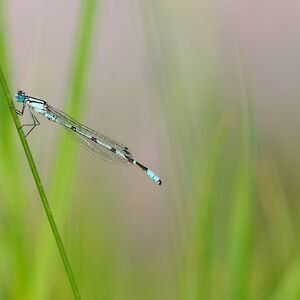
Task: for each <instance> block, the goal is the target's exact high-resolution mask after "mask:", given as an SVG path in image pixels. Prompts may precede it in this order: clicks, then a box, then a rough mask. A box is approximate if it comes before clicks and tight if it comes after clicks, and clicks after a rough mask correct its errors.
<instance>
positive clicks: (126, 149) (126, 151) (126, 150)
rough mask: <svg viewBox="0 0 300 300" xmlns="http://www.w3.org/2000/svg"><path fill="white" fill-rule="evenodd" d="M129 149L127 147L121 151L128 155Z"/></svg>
mask: <svg viewBox="0 0 300 300" xmlns="http://www.w3.org/2000/svg"><path fill="white" fill-rule="evenodd" d="M128 150H129V149H128V148H127V147H124V149H123V151H124V152H125V153H126V154H127V155H130V152H129V151H128Z"/></svg>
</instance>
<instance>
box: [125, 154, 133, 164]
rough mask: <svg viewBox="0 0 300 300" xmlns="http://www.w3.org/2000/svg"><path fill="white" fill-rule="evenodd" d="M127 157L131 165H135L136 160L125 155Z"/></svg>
mask: <svg viewBox="0 0 300 300" xmlns="http://www.w3.org/2000/svg"><path fill="white" fill-rule="evenodd" d="M125 157H126V159H127V160H128V161H129V162H130V163H133V162H134V159H133V158H131V157H128V156H126V155H125Z"/></svg>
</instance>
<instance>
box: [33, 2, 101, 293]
mask: <svg viewBox="0 0 300 300" xmlns="http://www.w3.org/2000/svg"><path fill="white" fill-rule="evenodd" d="M98 5H99V1H97V0H88V1H82V4H81V10H80V15H79V17H78V21H77V30H76V36H75V43H74V47H73V49H74V50H73V53H71V55H70V56H71V64H70V71H69V73H70V76H69V77H70V83H69V88H68V90H67V93H66V98H65V99H66V102H65V104H64V110H65V111H66V112H67V113H68V114H70V115H71V116H72V117H74V118H78V119H80V120H82V115H83V111H84V101H85V100H86V97H84V94H86V83H87V76H88V71H89V66H90V60H91V49H92V40H93V33H94V29H95V23H96V16H97V7H98ZM78 154H79V147H78V145H76V144H75V143H74V142H73V141H72V140H71V139H69V138H68V137H66V135H65V132H63V130H62V131H61V132H59V135H58V138H57V144H56V153H55V154H54V157H53V164H52V166H53V167H52V172H51V173H52V178H51V179H50V184H49V191H50V193H51V194H50V196H51V199H53V200H54V201H53V209H54V211H55V212H56V220H57V222H58V224H61V223H63V222H64V220H65V219H66V212H68V211H69V210H68V207H69V205H70V200H71V198H70V195H71V193H72V187H73V184H74V183H73V181H72V180H70V178H72V177H73V176H74V174H76V168H77V166H78V163H76V162H78V161H79V159H78V156H79V155H78ZM56 170H59V172H57V171H56ZM45 231H46V224H45V223H41V224H40V230H39V232H38V239H37V246H36V247H37V248H38V249H42V251H39V253H40V255H38V257H37V260H36V265H35V268H34V271H33V272H34V275H33V280H32V287H31V292H30V293H31V299H44V298H45V297H46V295H47V294H48V292H49V287H48V282H47V280H45V278H46V277H47V276H48V274H49V272H50V273H52V272H53V270H54V268H53V266H54V263H53V262H54V255H53V252H54V249H53V247H51V246H50V245H49V243H48V241H47V239H45ZM46 272H47V273H46Z"/></svg>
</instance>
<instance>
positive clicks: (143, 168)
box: [135, 161, 148, 172]
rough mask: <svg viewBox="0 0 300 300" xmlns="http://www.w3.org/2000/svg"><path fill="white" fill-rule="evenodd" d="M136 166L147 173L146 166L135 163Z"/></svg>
mask: <svg viewBox="0 0 300 300" xmlns="http://www.w3.org/2000/svg"><path fill="white" fill-rule="evenodd" d="M135 164H136V165H137V166H138V167H140V168H141V169H142V170H143V171H145V172H147V171H148V168H146V167H145V166H143V165H142V164H140V163H139V162H138V161H136V162H135Z"/></svg>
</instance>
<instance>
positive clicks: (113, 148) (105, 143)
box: [16, 91, 161, 185]
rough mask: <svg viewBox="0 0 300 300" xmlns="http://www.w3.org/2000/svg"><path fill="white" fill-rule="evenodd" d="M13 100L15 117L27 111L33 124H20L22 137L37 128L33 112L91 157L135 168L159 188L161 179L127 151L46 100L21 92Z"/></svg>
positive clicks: (36, 120) (119, 144)
mask: <svg viewBox="0 0 300 300" xmlns="http://www.w3.org/2000/svg"><path fill="white" fill-rule="evenodd" d="M16 100H17V102H20V103H22V104H23V106H22V110H16V111H17V113H18V114H19V115H23V114H24V111H25V109H26V108H27V109H28V110H29V113H30V115H31V117H32V121H33V124H24V125H22V126H21V127H23V126H30V127H31V128H30V130H29V131H28V133H27V134H26V136H28V134H29V133H30V132H32V130H33V129H34V128H35V127H36V126H37V125H40V123H39V121H38V119H37V117H36V116H35V115H34V112H37V113H39V114H41V115H43V116H44V117H45V118H47V119H48V120H50V121H53V122H56V123H58V124H60V125H62V126H63V127H64V128H65V129H66V130H67V132H68V133H70V134H71V135H72V137H74V138H75V140H76V141H77V142H78V143H79V144H80V145H82V146H83V147H84V148H85V149H87V150H88V151H89V152H91V153H93V154H94V155H96V156H98V157H100V158H102V159H104V160H106V161H109V162H111V163H116V164H122V165H135V166H136V167H138V168H139V169H140V170H142V171H143V172H144V173H146V174H147V175H148V176H149V177H150V178H151V179H152V180H153V181H154V182H155V183H157V184H158V185H161V179H160V178H159V176H157V175H156V174H155V173H154V172H153V171H151V170H150V169H148V168H147V167H145V166H143V165H142V164H141V163H139V162H138V161H136V160H135V159H134V158H133V155H132V153H131V151H130V150H129V149H128V148H127V147H126V146H124V145H123V144H121V143H119V142H117V141H115V140H113V139H111V138H110V137H108V136H106V135H104V134H102V133H99V132H96V131H95V130H93V129H91V128H89V127H87V126H84V125H82V124H81V123H79V122H78V121H76V120H74V119H73V118H72V117H70V116H69V115H67V114H66V113H64V112H62V111H60V110H58V109H56V108H54V107H52V106H51V105H49V104H48V103H47V102H46V101H44V100H42V99H38V98H35V97H31V96H28V95H26V94H25V92H23V91H18V93H17V95H16Z"/></svg>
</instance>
